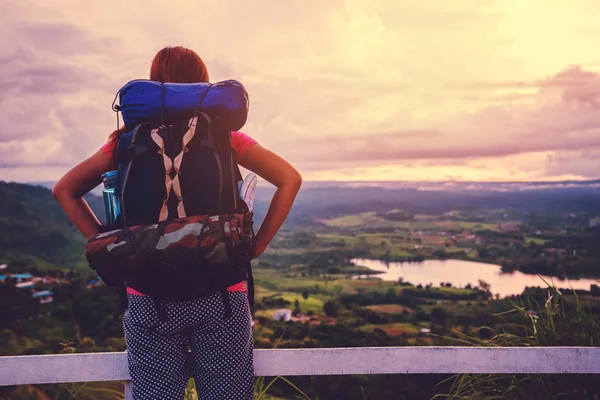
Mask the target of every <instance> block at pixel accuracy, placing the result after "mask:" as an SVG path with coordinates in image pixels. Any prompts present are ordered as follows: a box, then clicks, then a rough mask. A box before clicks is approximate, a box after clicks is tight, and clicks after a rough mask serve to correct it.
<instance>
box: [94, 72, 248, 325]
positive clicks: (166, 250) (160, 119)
mask: <svg viewBox="0 0 600 400" xmlns="http://www.w3.org/2000/svg"><path fill="white" fill-rule="evenodd" d="M133 82H134V83H135V85H133V86H132V84H131V83H130V84H128V85H126V86H125V87H124V88H123V89H121V91H120V95H121V101H120V103H121V104H120V105H119V106H118V107H116V111H121V112H122V115H123V120H124V121H125V122H126V126H127V127H129V126H131V125H132V124H135V125H134V126H133V127H132V129H129V130H127V131H126V132H125V133H123V134H121V136H120V137H119V140H118V145H117V149H116V160H117V164H118V176H119V181H120V200H121V213H120V215H119V218H118V219H117V224H116V225H115V226H110V227H104V228H103V229H102V232H101V233H99V234H97V235H94V236H92V237H91V238H90V239H89V240H88V243H87V247H86V255H87V258H88V261H89V264H90V267H91V268H93V269H95V270H96V271H97V273H98V275H99V276H100V277H101V278H102V279H103V280H104V281H105V283H106V284H107V285H109V286H115V287H117V288H119V289H120V294H121V296H122V297H121V305H122V306H124V305H125V304H124V302H126V299H125V300H124V299H123V295H124V293H123V292H124V289H125V286H127V287H131V288H133V289H135V290H138V291H139V292H141V293H144V294H146V295H149V296H151V297H153V298H154V299H155V300H192V299H196V298H199V297H201V296H204V295H208V294H211V293H215V292H221V293H222V294H223V295H224V299H225V297H226V291H227V287H228V286H231V285H233V284H236V283H239V282H241V281H244V280H248V285H249V288H248V289H249V297H250V302H251V303H252V302H253V282H252V272H251V268H250V259H251V258H252V254H253V250H254V231H253V226H252V225H253V220H252V213H251V212H250V211H249V210H248V207H247V205H246V204H245V202H244V201H243V200H242V199H241V198H240V195H239V190H238V182H239V181H241V180H242V177H241V173H240V170H239V167H238V165H237V162H236V158H235V153H234V150H233V147H232V143H231V131H232V130H237V129H239V128H241V126H240V124H241V125H243V124H244V123H245V120H246V114H247V108H248V106H247V104H248V103H247V101H248V100H247V93H246V92H245V90H244V89H243V87H242V86H241V84H239V83H238V82H235V81H226V82H221V83H218V84H214V85H212V84H206V83H202V84H168V83H167V84H161V83H158V82H152V81H133ZM136 85H137V86H136ZM157 88H158V89H159V92H158V94H159V96H157ZM211 92H212V93H211ZM219 93H220V94H221V95H220V96H218V95H215V94H219ZM223 93H226V95H223ZM128 94H129V97H128ZM211 96H212V97H211ZM177 99H178V100H177ZM207 99H208V100H210V101H207ZM157 102H159V103H158V106H157ZM207 104H208V105H207ZM226 306H228V302H227V303H226ZM122 308H123V307H122ZM226 311H227V312H228V313H229V312H230V308H226Z"/></svg>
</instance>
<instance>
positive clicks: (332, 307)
mask: <svg viewBox="0 0 600 400" xmlns="http://www.w3.org/2000/svg"><path fill="white" fill-rule="evenodd" d="M323 312H325V315H327V316H328V317H337V316H338V305H337V303H336V302H335V301H333V300H329V301H327V302H326V303H325V304H323Z"/></svg>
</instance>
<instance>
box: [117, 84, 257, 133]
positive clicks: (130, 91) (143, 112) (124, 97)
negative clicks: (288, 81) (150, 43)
mask: <svg viewBox="0 0 600 400" xmlns="http://www.w3.org/2000/svg"><path fill="white" fill-rule="evenodd" d="M118 95H119V103H120V104H119V106H116V108H115V109H116V110H120V111H121V115H122V116H123V122H124V123H125V126H126V127H127V128H128V129H131V128H133V127H135V126H136V125H138V124H140V123H143V122H160V121H161V108H162V105H163V101H164V121H165V122H169V121H172V120H173V119H174V118H180V117H188V118H189V117H191V116H192V115H193V114H194V112H195V111H196V109H198V105H199V104H200V102H202V106H201V107H200V110H201V111H205V112H207V113H210V114H213V115H214V114H216V115H218V116H219V117H221V118H222V119H223V120H224V121H225V122H226V124H227V125H229V128H230V129H231V130H232V131H237V130H239V129H240V128H242V127H243V126H244V124H245V123H246V119H247V118H248V93H247V92H246V89H245V88H244V86H243V85H242V84H241V83H239V82H238V81H235V80H227V81H223V82H218V83H208V82H201V83H165V84H162V83H160V82H156V81H150V80H146V79H138V80H134V81H131V82H129V83H127V84H126V85H125V86H123V87H122V88H121V89H120V90H119V93H118Z"/></svg>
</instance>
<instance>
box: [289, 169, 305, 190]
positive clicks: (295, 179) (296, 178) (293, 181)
mask: <svg viewBox="0 0 600 400" xmlns="http://www.w3.org/2000/svg"><path fill="white" fill-rule="evenodd" d="M289 182H290V186H292V187H293V188H294V189H296V191H298V190H300V186H302V175H300V173H299V172H298V171H295V172H294V174H292V176H291V177H290V180H289Z"/></svg>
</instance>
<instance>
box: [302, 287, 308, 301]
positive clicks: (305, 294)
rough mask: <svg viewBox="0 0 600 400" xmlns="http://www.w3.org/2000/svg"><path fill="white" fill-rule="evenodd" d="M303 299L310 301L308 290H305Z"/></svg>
mask: <svg viewBox="0 0 600 400" xmlns="http://www.w3.org/2000/svg"><path fill="white" fill-rule="evenodd" d="M302 297H303V298H304V300H307V299H308V290H307V289H304V290H303V291H302Z"/></svg>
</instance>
